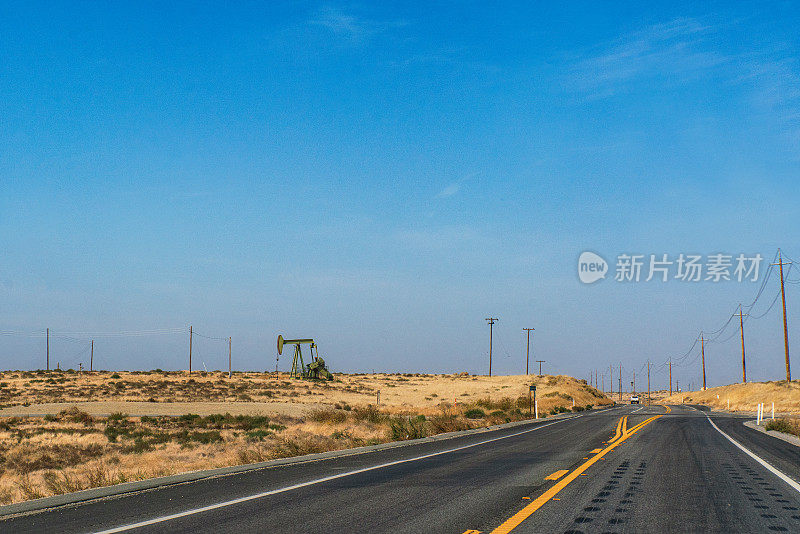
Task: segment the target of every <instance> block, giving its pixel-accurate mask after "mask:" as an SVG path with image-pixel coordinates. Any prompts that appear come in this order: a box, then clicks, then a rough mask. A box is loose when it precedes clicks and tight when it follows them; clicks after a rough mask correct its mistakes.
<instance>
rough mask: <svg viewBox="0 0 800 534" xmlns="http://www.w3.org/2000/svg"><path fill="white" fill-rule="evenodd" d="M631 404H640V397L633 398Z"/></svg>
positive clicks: (634, 396)
mask: <svg viewBox="0 0 800 534" xmlns="http://www.w3.org/2000/svg"><path fill="white" fill-rule="evenodd" d="M631 404H639V395H633V396H631Z"/></svg>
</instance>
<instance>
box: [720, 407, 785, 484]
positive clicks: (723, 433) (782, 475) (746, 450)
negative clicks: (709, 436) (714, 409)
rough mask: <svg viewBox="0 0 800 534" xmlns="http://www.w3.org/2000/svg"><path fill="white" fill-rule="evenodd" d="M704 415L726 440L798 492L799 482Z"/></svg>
mask: <svg viewBox="0 0 800 534" xmlns="http://www.w3.org/2000/svg"><path fill="white" fill-rule="evenodd" d="M705 416H706V419H708V422H709V423H711V426H713V427H714V428H716V429H717V432H719V433H720V434H722V435H723V436H725V437H726V438H728V441H730V442H731V443H733V444H734V445H736V446H737V447H739V448H740V449H742V450H743V451H744V452H745V454H747V455H748V456H750V457H751V458H752V459H753V460H755V461H756V462H758V463H760V464H761V465H763V466H764V467H766V468H767V469H768V470H769V471H771V472H772V474H774V475H775V476H777V477H778V478H780V479H781V480H783V481H784V482H786V483H787V484H789V485H790V486H791V487H792V488H794V490H796V491H797V492H800V484H798V483H797V482H795V481H794V480H793V479H792V478H790V477H789V476H787V475H784V474H783V473H781V472H780V471H778V470H777V469H776V468H774V467H772V466H771V465H770V464H768V463H767V462H766V461H765V460H762V459H761V458H760V457H759V456H756V454H755V453H753V452H751V451H749V450H748V449H746V448H745V447H744V446H743V445H742V444H741V443H739V442H738V441H736V440H735V439H733V438H732V437H730V436H729V435H728V434H726V433H725V432H723V431H722V430H720V428H719V427H718V426H717V425H715V424H714V421H712V420H711V418H710V417H709V416H708V414H705Z"/></svg>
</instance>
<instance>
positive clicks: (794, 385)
mask: <svg viewBox="0 0 800 534" xmlns="http://www.w3.org/2000/svg"><path fill="white" fill-rule="evenodd" d="M664 400H665V402H669V403H676V404H680V403H686V404H705V405H706V406H710V407H711V408H715V409H719V410H727V409H728V405H729V404H728V403H729V402H730V410H731V411H737V412H755V411H756V409H757V405H758V404H759V403H762V402H763V403H764V407H765V410H771V409H772V403H773V402H774V403H775V412H776V413H786V414H800V381H797V380H793V381H792V382H786V381H785V380H784V381H780V382H748V383H747V384H731V385H728V386H720V387H715V388H708V389H706V390H705V391H687V392H684V393H676V394H674V395H672V396H671V397H670V396H668V397H666V398H665V399H664Z"/></svg>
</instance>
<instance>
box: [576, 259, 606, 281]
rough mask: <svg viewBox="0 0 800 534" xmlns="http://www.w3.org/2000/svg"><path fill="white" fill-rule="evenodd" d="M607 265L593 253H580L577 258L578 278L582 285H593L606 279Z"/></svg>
mask: <svg viewBox="0 0 800 534" xmlns="http://www.w3.org/2000/svg"><path fill="white" fill-rule="evenodd" d="M607 272H608V263H606V260H604V259H603V258H601V257H600V256H598V255H597V254H595V253H594V252H589V251H586V252H582V253H581V255H580V257H579V258H578V278H580V280H581V282H583V283H584V284H593V283H595V282H597V281H598V280H600V279H603V278H605V277H606V273H607Z"/></svg>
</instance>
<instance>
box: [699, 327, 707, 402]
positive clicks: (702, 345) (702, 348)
mask: <svg viewBox="0 0 800 534" xmlns="http://www.w3.org/2000/svg"><path fill="white" fill-rule="evenodd" d="M705 342H706V340H705V339H704V338H703V333H702V332H700V356H701V359H702V361H703V389H702V391H705V390H706V345H705Z"/></svg>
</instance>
